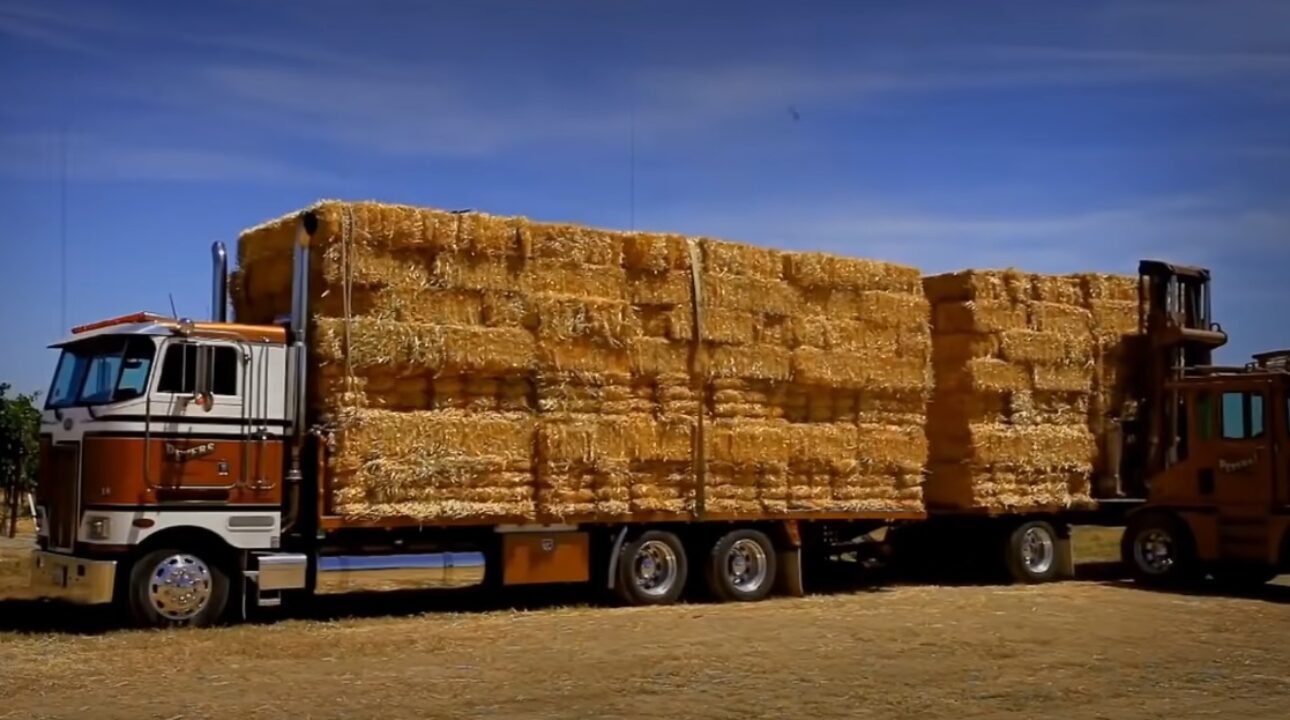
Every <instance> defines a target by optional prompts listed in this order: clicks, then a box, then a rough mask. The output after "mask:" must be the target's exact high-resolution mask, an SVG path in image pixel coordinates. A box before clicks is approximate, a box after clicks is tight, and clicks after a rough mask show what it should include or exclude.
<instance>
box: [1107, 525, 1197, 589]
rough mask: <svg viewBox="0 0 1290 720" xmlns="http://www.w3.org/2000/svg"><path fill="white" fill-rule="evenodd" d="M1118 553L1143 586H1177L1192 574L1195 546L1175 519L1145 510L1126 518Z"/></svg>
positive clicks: (1184, 526) (1185, 527)
mask: <svg viewBox="0 0 1290 720" xmlns="http://www.w3.org/2000/svg"><path fill="white" fill-rule="evenodd" d="M1120 556H1121V559H1122V560H1123V561H1124V564H1125V565H1127V566H1128V568H1129V570H1130V572H1132V574H1133V578H1134V580H1136V581H1138V582H1140V583H1142V584H1144V585H1180V584H1184V583H1187V582H1191V581H1192V580H1194V579H1195V575H1196V567H1197V565H1196V546H1195V543H1194V541H1193V540H1192V537H1191V532H1190V531H1188V530H1187V526H1186V525H1184V524H1183V523H1182V521H1181V520H1179V519H1178V518H1176V517H1174V516H1172V515H1167V514H1164V513H1160V512H1148V513H1141V514H1138V515H1134V516H1132V517H1130V518H1129V525H1128V527H1126V528H1125V529H1124V538H1123V539H1122V540H1121V541H1120Z"/></svg>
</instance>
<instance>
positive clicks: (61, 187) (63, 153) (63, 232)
mask: <svg viewBox="0 0 1290 720" xmlns="http://www.w3.org/2000/svg"><path fill="white" fill-rule="evenodd" d="M58 162H59V174H58V247H59V254H60V258H59V325H60V326H61V327H62V328H66V327H67V125H66V124H64V125H63V129H62V132H61V133H59V135H58Z"/></svg>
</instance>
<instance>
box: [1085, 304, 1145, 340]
mask: <svg viewBox="0 0 1290 720" xmlns="http://www.w3.org/2000/svg"><path fill="white" fill-rule="evenodd" d="M1088 309H1089V312H1091V313H1092V316H1093V329H1094V330H1095V331H1097V332H1099V333H1121V334H1125V335H1129V334H1133V333H1136V332H1138V303H1137V301H1136V300H1134V301H1128V300H1090V301H1089V303H1088Z"/></svg>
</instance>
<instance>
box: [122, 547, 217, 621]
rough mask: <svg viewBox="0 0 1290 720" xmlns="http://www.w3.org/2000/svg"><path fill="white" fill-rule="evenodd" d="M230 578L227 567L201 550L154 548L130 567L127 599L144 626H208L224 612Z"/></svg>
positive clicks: (136, 617)
mask: <svg viewBox="0 0 1290 720" xmlns="http://www.w3.org/2000/svg"><path fill="white" fill-rule="evenodd" d="M228 595H229V580H228V575H226V574H225V572H224V570H223V568H221V567H220V566H219V564H217V563H215V562H211V560H210V559H207V558H204V557H202V556H200V555H198V554H197V553H193V552H187V551H183V550H174V549H160V550H154V551H152V552H150V553H148V554H146V555H144V556H143V557H141V558H139V559H138V560H136V561H135V563H134V565H133V566H132V567H131V568H130V579H129V588H128V592H127V593H126V602H127V604H128V609H129V611H130V615H131V617H132V618H133V619H134V621H135V623H136V624H138V625H141V626H144V627H156V628H167V627H183V626H191V627H206V626H209V625H213V624H215V623H216V622H218V621H219V620H220V618H221V617H223V615H224V609H225V607H226V606H227V605H228Z"/></svg>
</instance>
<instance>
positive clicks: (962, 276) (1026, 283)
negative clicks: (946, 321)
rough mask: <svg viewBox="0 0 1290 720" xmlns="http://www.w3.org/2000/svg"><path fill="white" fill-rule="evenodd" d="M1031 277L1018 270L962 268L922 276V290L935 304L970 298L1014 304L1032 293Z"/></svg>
mask: <svg viewBox="0 0 1290 720" xmlns="http://www.w3.org/2000/svg"><path fill="white" fill-rule="evenodd" d="M1032 277H1033V276H1031V275H1027V274H1025V273H1021V272H1019V271H1017V270H964V271H961V272H954V273H945V274H941V275H932V276H929V277H925V278H923V291H924V292H925V293H926V294H927V299H928V300H929V301H930V302H931V303H933V304H935V305H940V304H943V303H960V302H968V301H973V300H977V301H988V302H989V303H990V304H1003V305H1015V304H1017V303H1020V302H1022V301H1024V300H1025V299H1026V298H1029V297H1031V296H1032Z"/></svg>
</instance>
